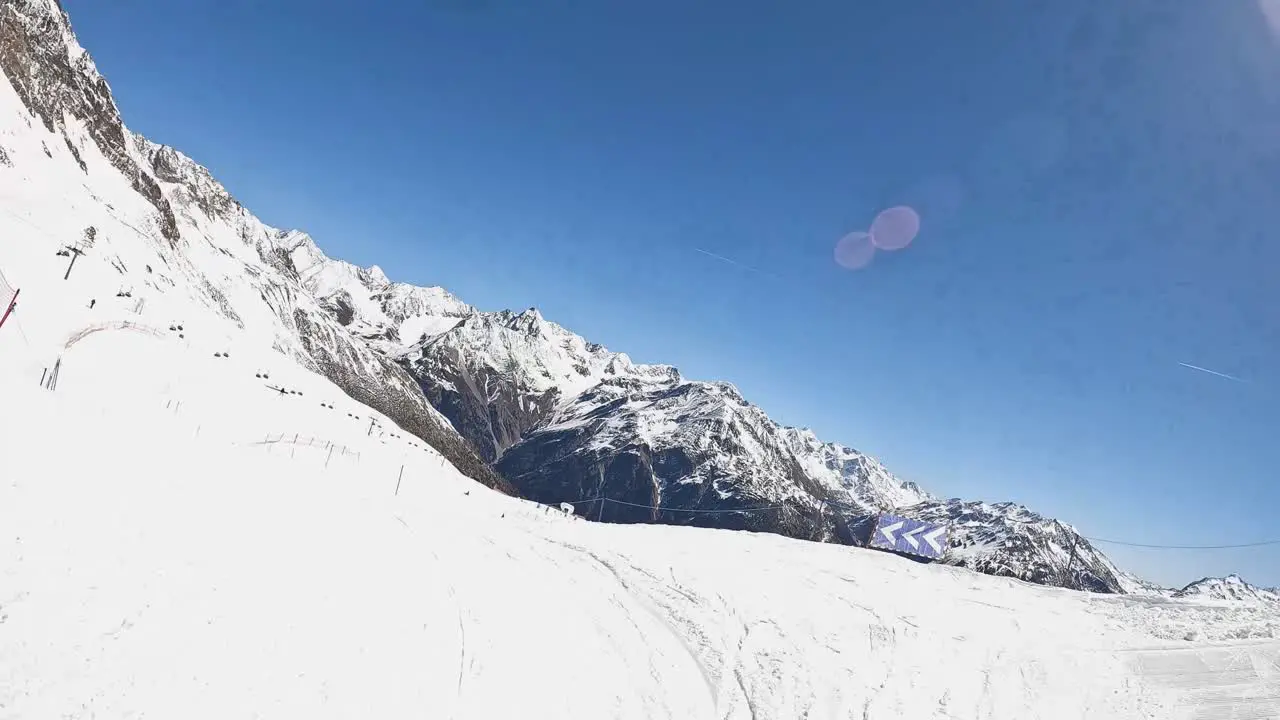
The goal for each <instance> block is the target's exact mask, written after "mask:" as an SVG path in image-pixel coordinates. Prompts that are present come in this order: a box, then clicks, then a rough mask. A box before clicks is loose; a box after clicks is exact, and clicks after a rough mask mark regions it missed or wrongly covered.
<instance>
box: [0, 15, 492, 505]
mask: <svg viewBox="0 0 1280 720" xmlns="http://www.w3.org/2000/svg"><path fill="white" fill-rule="evenodd" d="M0 72H3V74H4V76H5V80H6V81H5V82H0V186H2V189H3V192H0V198H2V201H3V203H4V206H3V207H0V210H3V213H0V224H3V225H4V228H3V230H2V231H3V233H4V234H5V235H6V236H9V237H14V238H21V242H17V243H14V244H10V245H4V246H2V247H0V264H3V265H4V266H5V269H6V272H7V274H8V275H9V276H10V279H11V280H12V281H13V282H14V283H15V285H20V286H21V287H22V288H23V298H24V302H23V303H22V304H21V307H20V309H19V311H18V318H17V319H18V320H19V321H21V320H23V318H27V319H29V320H31V322H30V323H24V325H27V329H28V331H38V332H39V333H40V334H45V335H47V337H44V338H40V339H33V342H32V344H31V348H30V350H31V352H32V353H34V354H35V355H36V356H38V355H40V354H41V353H46V352H54V350H53V348H56V347H58V346H60V340H59V339H60V338H65V337H66V336H68V335H69V334H71V333H74V332H75V331H76V330H78V329H80V328H81V327H84V326H85V325H86V324H88V323H93V322H101V321H105V320H119V319H121V317H122V316H137V317H138V318H139V319H140V320H142V321H144V322H150V324H153V325H158V326H164V325H167V324H169V323H172V322H173V321H174V320H175V319H183V320H184V321H185V322H186V324H187V325H188V326H190V327H192V328H199V332H200V333H201V335H200V337H199V338H196V337H189V338H188V341H191V340H197V341H204V342H209V341H214V340H215V337H216V336H221V337H220V338H217V340H216V342H218V343H221V344H223V345H226V344H228V343H230V344H242V345H243V346H244V347H245V348H246V349H247V348H249V347H252V348H262V349H274V350H275V351H276V352H277V353H279V354H282V355H284V356H286V357H288V358H290V359H291V360H292V361H294V362H297V363H299V364H301V365H303V366H304V367H306V368H308V369H311V370H315V371H319V372H321V373H323V374H325V375H326V376H327V377H329V378H330V379H331V380H332V381H333V382H335V383H337V384H338V385H339V386H340V387H341V388H342V389H343V390H344V392H346V393H347V394H348V395H350V396H351V397H353V398H355V399H357V400H359V401H360V402H362V403H364V404H367V405H369V406H370V407H372V408H374V409H375V410H378V411H379V412H382V413H384V414H385V415H387V416H388V417H390V418H392V419H393V421H394V422H396V423H397V424H398V425H400V426H401V427H402V428H404V429H406V430H407V431H409V432H411V433H413V434H414V435H416V436H418V437H420V438H421V439H423V440H425V441H426V442H428V443H429V444H431V445H432V446H434V447H436V448H437V449H438V450H440V451H441V452H442V453H443V454H445V455H446V456H447V457H448V458H449V460H450V461H451V462H452V463H453V464H454V465H455V466H456V467H458V468H460V469H462V470H463V471H464V472H465V473H466V474H468V475H469V476H471V477H473V478H475V479H476V480H478V481H480V482H482V483H484V484H486V485H489V486H491V487H495V488H499V489H502V490H503V491H505V492H513V490H512V489H511V488H510V486H509V485H507V484H506V483H505V482H504V481H503V480H502V479H501V478H500V477H499V476H497V475H496V474H495V473H494V472H493V470H492V469H491V468H489V467H488V466H487V464H485V463H484V462H483V461H481V460H480V459H479V458H478V457H477V456H476V455H475V453H474V451H473V450H471V448H470V447H469V446H468V445H467V443H466V442H465V440H463V439H462V437H461V436H459V435H458V433H457V432H456V431H455V430H454V429H453V428H452V427H451V426H450V425H449V422H448V420H446V419H445V418H444V417H443V416H442V415H440V414H439V413H438V412H437V411H436V410H435V409H434V408H433V407H432V406H431V405H430V403H428V402H427V400H426V398H425V396H424V395H423V394H422V391H421V389H420V388H419V387H418V384H417V382H416V381H415V380H414V379H413V378H411V377H410V376H409V375H408V374H407V373H405V371H404V370H403V369H402V368H401V367H399V366H398V365H397V364H396V363H395V362H394V361H392V360H391V359H389V358H388V357H387V356H386V355H385V354H383V353H379V352H376V351H375V350H373V349H371V348H370V347H369V345H367V344H366V343H365V342H362V341H360V340H359V339H356V338H353V337H352V336H351V334H350V333H349V332H347V331H346V329H344V328H343V326H342V325H341V324H340V323H338V322H337V321H335V320H334V319H333V317H332V315H331V313H330V312H329V310H328V309H327V308H325V307H322V306H321V304H320V303H318V302H317V301H316V300H315V299H314V297H313V295H312V293H311V291H310V290H309V289H308V288H307V287H305V285H304V282H303V279H302V278H301V277H300V274H299V270H298V268H297V267H296V266H295V265H294V262H293V257H292V256H291V254H290V252H288V251H286V250H285V244H286V243H290V244H291V246H293V247H296V246H297V245H299V244H301V240H300V239H299V238H300V237H305V236H302V235H301V234H300V233H288V232H283V231H280V230H277V229H275V228H271V227H269V226H267V225H265V224H264V223H262V222H261V221H260V220H259V219H258V218H256V217H254V216H253V215H252V214H251V213H249V212H248V211H247V210H246V209H245V208H243V207H242V206H241V205H240V203H238V202H236V200H235V199H234V198H233V197H232V196H231V194H230V193H229V192H227V190H226V189H225V188H224V187H223V186H222V185H221V184H219V183H218V182H217V181H216V180H215V179H214V178H213V177H212V176H211V175H210V173H209V172H208V170H206V169H205V168H203V167H201V166H199V165H197V164H196V163H194V162H193V161H191V160H190V159H189V158H187V157H186V156H184V155H183V154H181V153H179V152H177V151H176V150H173V149H172V148H168V147H165V146H162V145H158V144H156V143H153V142H150V141H149V140H147V139H146V138H143V137H142V136H140V135H137V134H135V133H133V132H131V131H130V130H129V129H128V128H127V127H126V126H125V125H124V123H123V121H122V119H121V115H120V112H119V109H118V108H117V106H116V103H115V100H114V98H113V96H112V94H111V90H110V87H109V86H108V85H107V83H106V81H105V80H104V79H103V78H102V76H101V75H100V74H99V73H98V70H97V68H96V66H95V65H94V63H93V61H92V59H91V58H90V57H89V55H88V54H87V53H86V52H85V51H84V49H83V48H82V47H81V46H80V44H79V43H78V41H77V40H76V38H75V35H74V33H73V32H72V31H71V28H70V25H69V22H68V19H67V16H66V14H65V13H64V12H63V11H62V9H61V7H60V6H59V5H58V4H57V3H56V2H55V1H54V0H0ZM10 223H12V224H10ZM88 227H93V228H95V232H96V233H97V237H98V239H97V246H96V248H95V249H94V251H93V253H91V255H90V256H89V257H87V258H86V259H85V260H83V261H81V263H79V264H77V266H76V268H75V273H76V274H75V276H73V277H72V278H70V279H69V280H68V281H66V282H63V281H62V277H61V275H62V273H61V272H59V273H58V274H57V276H56V277H55V276H54V274H53V270H52V268H51V267H50V261H49V260H48V258H49V257H50V256H52V255H53V254H54V252H55V251H56V250H57V249H58V248H59V247H60V246H61V245H62V244H63V243H65V242H67V241H68V240H67V238H69V237H76V236H78V235H79V234H80V233H81V232H82V231H85V229H86V228H88ZM308 242H309V239H308ZM111 297H117V298H129V301H128V303H127V307H126V306H125V303H124V302H123V301H120V302H115V303H109V302H99V303H96V306H95V300H98V299H103V298H111ZM71 298H75V300H74V302H73V301H72V299H71ZM82 303H83V305H82ZM82 308H87V309H90V310H92V315H90V316H85V315H82V314H81V309H82ZM37 317H38V319H39V322H38V323H37V322H36V320H37ZM33 325H39V327H32V326H33ZM30 362H31V363H33V364H36V374H37V376H38V375H39V367H40V364H41V363H45V364H47V363H48V362H49V360H48V358H42V357H35V356H33V357H32V358H31V359H30Z"/></svg>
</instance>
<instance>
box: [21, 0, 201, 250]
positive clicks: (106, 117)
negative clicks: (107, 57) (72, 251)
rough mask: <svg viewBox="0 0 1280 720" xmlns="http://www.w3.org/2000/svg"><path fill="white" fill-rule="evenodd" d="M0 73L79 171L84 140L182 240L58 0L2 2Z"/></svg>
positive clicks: (165, 230) (167, 232) (163, 229)
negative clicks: (75, 163)
mask: <svg viewBox="0 0 1280 720" xmlns="http://www.w3.org/2000/svg"><path fill="white" fill-rule="evenodd" d="M0 70H2V71H3V72H4V74H5V76H6V77H8V79H9V82H10V84H12V86H13V89H14V91H15V92H17V94H18V98H19V99H20V100H21V101H22V103H23V105H25V106H26V108H27V110H29V111H30V112H31V114H32V115H34V116H35V117H37V118H38V119H39V120H40V121H41V122H42V123H43V124H44V127H45V129H46V130H48V131H49V132H50V133H53V134H55V135H60V136H61V139H62V141H63V143H65V145H66V147H67V149H68V150H70V152H71V154H72V155H73V156H74V157H75V159H76V162H77V163H78V164H79V165H80V169H81V170H83V171H84V172H86V173H87V172H88V166H87V165H86V163H85V160H84V158H83V156H82V152H81V147H82V146H81V145H80V143H81V141H82V139H85V138H87V139H88V140H89V141H91V142H93V143H94V144H95V145H96V146H97V148H98V150H99V151H100V152H101V153H102V155H103V157H105V158H107V160H108V161H109V162H110V163H111V164H112V165H113V166H114V167H115V168H116V169H117V170H118V171H119V172H120V173H122V174H123V175H124V176H125V177H126V178H127V179H128V180H129V181H130V183H131V184H132V185H133V188H134V190H136V191H137V192H138V193H140V194H141V195H142V196H143V197H144V198H146V199H147V201H148V202H149V203H151V205H152V206H153V207H154V208H155V210H156V218H155V222H156V227H157V230H158V232H159V233H160V235H162V236H163V237H164V238H166V239H167V240H169V241H170V242H177V241H178V239H179V232H178V226H177V220H176V218H175V217H174V214H173V208H172V207H171V206H170V204H169V200H168V199H167V198H165V197H164V194H163V192H161V190H160V186H159V183H157V182H156V179H155V178H154V177H153V176H152V175H151V174H150V173H149V172H148V171H147V170H146V169H144V168H143V167H142V165H141V164H140V163H139V162H138V159H137V158H136V157H135V154H134V152H132V150H133V144H132V142H131V141H132V136H131V134H130V133H129V131H128V130H127V129H126V128H125V125H124V122H123V120H121V117H120V111H119V109H118V108H117V107H116V103H115V98H114V97H113V96H112V94H111V88H110V86H108V85H107V81H106V80H105V79H104V78H103V77H102V75H101V74H100V73H99V72H98V68H97V66H96V65H95V64H94V62H93V59H92V58H91V57H89V54H88V53H87V52H85V50H84V48H83V47H81V46H80V43H79V41H77V40H76V37H75V34H74V33H73V32H72V30H71V23H70V20H69V19H68V18H67V14H66V13H65V12H64V11H63V10H62V6H61V5H60V4H59V3H57V2H55V0H6V2H4V3H0Z"/></svg>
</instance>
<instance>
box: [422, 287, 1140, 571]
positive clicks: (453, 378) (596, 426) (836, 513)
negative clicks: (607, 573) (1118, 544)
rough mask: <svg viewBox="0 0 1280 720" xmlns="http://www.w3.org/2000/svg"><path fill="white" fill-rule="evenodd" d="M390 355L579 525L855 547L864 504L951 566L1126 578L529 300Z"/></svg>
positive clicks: (1014, 510)
mask: <svg viewBox="0 0 1280 720" xmlns="http://www.w3.org/2000/svg"><path fill="white" fill-rule="evenodd" d="M401 360H402V362H403V363H404V365H405V367H406V368H407V369H408V370H409V371H410V372H411V373H412V374H413V375H414V376H415V377H416V378H418V380H419V381H420V382H421V384H422V387H423V390H424V392H425V393H426V395H427V397H428V398H430V399H431V401H432V403H433V404H434V405H435V406H436V407H437V408H438V409H439V410H440V411H441V412H442V413H444V415H445V416H446V417H448V418H449V420H450V421H451V422H452V423H453V425H454V427H456V428H458V430H459V431H460V432H461V433H462V434H463V435H464V436H465V437H466V438H467V439H468V440H470V441H471V443H472V444H473V445H474V446H475V447H476V448H477V449H478V450H479V452H480V454H481V456H482V457H484V458H485V459H486V460H489V461H491V462H494V463H495V467H496V468H497V470H498V471H499V472H500V473H501V474H502V475H503V476H504V477H505V478H507V479H508V480H509V481H510V482H511V483H512V484H513V485H514V486H515V487H516V488H517V489H518V490H519V491H520V492H521V493H522V494H524V495H525V496H527V497H529V498H532V499H535V500H539V501H541V502H546V503H560V502H570V503H574V504H575V506H576V507H577V508H578V512H580V513H582V514H584V515H586V516H588V517H591V518H593V519H600V520H605V521H613V522H624V523H663V524H675V525H693V526H701V527H719V528H729V529H742V530H755V531H765V532H777V533H781V534H784V535H788V536H791V537H797V538H804V539H809V540H818V541H830V542H842V543H856V542H860V541H863V540H865V537H864V536H865V533H866V528H867V527H869V522H870V521H871V518H872V517H873V516H874V514H876V513H879V512H884V511H888V510H898V511H900V512H904V513H908V514H910V515H911V516H913V517H918V518H920V519H925V520H932V521H936V522H945V523H947V524H949V525H950V526H951V527H952V536H953V542H952V548H953V550H952V552H951V554H950V556H949V558H948V561H949V562H952V563H954V564H957V565H962V566H965V567H969V568H971V569H974V570H977V571H980V572H985V573H989V574H994V575H1003V576H1009V577H1016V578H1019V579H1022V580H1027V581H1030V582H1036V583H1043V584H1054V585H1064V586H1068V587H1073V588H1078V589H1088V590H1093V591H1098V592H1116V593H1120V592H1127V591H1129V590H1131V589H1134V588H1135V587H1136V586H1135V584H1134V583H1132V582H1127V581H1126V580H1125V579H1124V578H1123V577H1122V575H1121V574H1120V572H1119V570H1117V569H1116V567H1115V566H1114V565H1113V564H1112V563H1111V562H1110V560H1108V559H1107V558H1106V556H1105V555H1103V554H1102V553H1101V552H1100V551H1098V550H1097V549H1096V548H1094V547H1093V546H1092V545H1091V544H1090V543H1089V542H1088V541H1087V540H1085V539H1084V538H1082V537H1081V536H1080V534H1079V533H1078V532H1076V531H1075V530H1074V529H1073V528H1071V527H1069V526H1066V525H1063V524H1061V523H1058V522H1057V521H1055V520H1052V519H1050V518H1045V517H1043V516H1040V515H1038V514H1035V513H1033V512H1031V511H1029V510H1027V509H1026V508H1023V507H1021V506H1017V505H1014V504H1011V503H999V504H987V503H977V502H967V503H966V502H961V501H959V500H951V501H942V500H940V499H938V498H935V497H933V496H932V495H930V494H929V493H927V492H925V491H924V490H922V489H920V488H919V487H918V486H917V485H915V484H914V483H909V482H904V481H902V480H901V479H899V478H897V477H895V476H894V475H893V474H892V473H891V472H889V471H888V470H887V469H886V468H885V467H884V466H883V465H881V464H880V463H879V462H877V461H876V460H875V459H873V458H871V457H869V456H867V455H864V454H862V453H860V452H858V451H856V450H853V449H851V448H848V447H844V446H842V445H838V444H835V443H827V442H822V441H821V440H819V439H818V438H817V437H816V436H815V435H814V434H813V433H812V432H810V431H808V430H801V429H796V428H789V427H783V426H780V425H778V424H777V423H775V422H774V421H773V420H771V419H770V418H769V417H768V416H767V415H766V414H765V413H764V411H763V410H761V409H760V408H758V407H756V406H755V405H752V404H751V403H750V402H748V401H747V400H745V399H744V398H743V397H742V395H741V393H739V392H738V390H737V389H736V388H735V387H734V386H732V385H730V384H728V383H723V382H700V381H693V380H688V379H685V378H684V377H682V376H681V375H680V373H679V372H678V371H677V370H676V369H675V368H673V367H670V366H667V365H643V364H637V363H634V362H632V361H631V359H630V358H629V357H627V356H626V355H625V354H622V353H614V352H610V351H608V350H606V349H605V348H603V347H601V346H599V345H597V344H594V343H590V342H588V341H586V340H585V339H583V338H582V337H580V336H578V335H576V334H574V333H572V332H570V331H569V330H566V329H565V328H563V327H561V326H560V325H557V324H556V323H553V322H550V321H548V320H546V319H545V318H543V317H542V315H541V314H540V313H539V312H538V311H537V310H536V309H529V310H526V311H524V312H520V313H513V312H508V311H504V312H498V313H475V314H473V315H470V316H468V317H466V318H465V319H463V320H462V321H461V322H458V323H457V324H456V325H454V326H453V327H451V328H450V329H448V330H447V331H444V332H441V333H439V334H437V335H434V336H431V337H427V338H424V339H422V340H421V341H420V342H418V343H417V344H416V345H415V346H414V347H412V348H411V349H409V350H408V351H407V352H405V353H403V354H402V355H401Z"/></svg>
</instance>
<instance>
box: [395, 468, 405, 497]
mask: <svg viewBox="0 0 1280 720" xmlns="http://www.w3.org/2000/svg"><path fill="white" fill-rule="evenodd" d="M403 479H404V465H401V466H400V476H399V477H397V478H396V497H399V496H400V481H401V480H403Z"/></svg>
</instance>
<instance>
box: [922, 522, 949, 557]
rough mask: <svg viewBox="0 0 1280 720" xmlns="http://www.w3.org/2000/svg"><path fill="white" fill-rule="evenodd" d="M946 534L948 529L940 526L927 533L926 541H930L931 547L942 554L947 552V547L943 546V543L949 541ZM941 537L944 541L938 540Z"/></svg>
mask: <svg viewBox="0 0 1280 720" xmlns="http://www.w3.org/2000/svg"><path fill="white" fill-rule="evenodd" d="M946 536H947V529H946V528H945V527H939V528H935V529H934V530H933V531H932V532H928V533H925V536H924V541H925V542H927V543H929V547H931V548H933V551H934V552H936V553H938V554H939V555H941V554H942V553H944V552H946V550H945V548H943V546H942V543H946V542H947V538H946ZM939 539H941V540H942V543H939V542H938V540H939Z"/></svg>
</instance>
